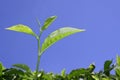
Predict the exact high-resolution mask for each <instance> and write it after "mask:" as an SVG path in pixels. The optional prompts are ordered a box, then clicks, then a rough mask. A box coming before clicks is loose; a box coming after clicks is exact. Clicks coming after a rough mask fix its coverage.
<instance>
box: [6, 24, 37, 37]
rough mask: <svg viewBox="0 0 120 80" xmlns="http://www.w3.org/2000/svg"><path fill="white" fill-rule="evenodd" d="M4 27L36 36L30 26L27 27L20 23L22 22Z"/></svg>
mask: <svg viewBox="0 0 120 80" xmlns="http://www.w3.org/2000/svg"><path fill="white" fill-rule="evenodd" d="M6 29H7V30H12V31H17V32H22V33H26V34H30V35H33V36H36V34H35V33H34V32H33V31H32V29H31V28H29V27H28V26H25V25H22V24H18V25H15V26H12V27H9V28H6Z"/></svg>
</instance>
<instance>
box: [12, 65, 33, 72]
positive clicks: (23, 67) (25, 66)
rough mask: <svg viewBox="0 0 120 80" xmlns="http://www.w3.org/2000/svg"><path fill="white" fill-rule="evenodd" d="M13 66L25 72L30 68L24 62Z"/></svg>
mask: <svg viewBox="0 0 120 80" xmlns="http://www.w3.org/2000/svg"><path fill="white" fill-rule="evenodd" d="M13 66H14V67H16V68H18V69H21V70H24V71H26V72H31V70H30V68H29V67H28V66H27V65H25V64H14V65H13Z"/></svg>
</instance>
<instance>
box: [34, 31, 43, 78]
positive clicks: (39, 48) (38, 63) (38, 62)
mask: <svg viewBox="0 0 120 80" xmlns="http://www.w3.org/2000/svg"><path fill="white" fill-rule="evenodd" d="M41 34H42V31H40V35H39V36H37V37H36V39H37V45H38V58H37V64H36V74H35V80H37V77H38V71H39V66H40V58H41V46H40V37H41Z"/></svg>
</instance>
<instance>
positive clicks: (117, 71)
mask: <svg viewBox="0 0 120 80" xmlns="http://www.w3.org/2000/svg"><path fill="white" fill-rule="evenodd" d="M115 73H116V75H117V76H118V77H120V67H116V68H115Z"/></svg>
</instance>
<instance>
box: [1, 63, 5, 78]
mask: <svg viewBox="0 0 120 80" xmlns="http://www.w3.org/2000/svg"><path fill="white" fill-rule="evenodd" d="M4 69H5V68H4V66H3V65H2V63H1V62H0V76H1V75H2V71H3V70H4Z"/></svg>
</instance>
